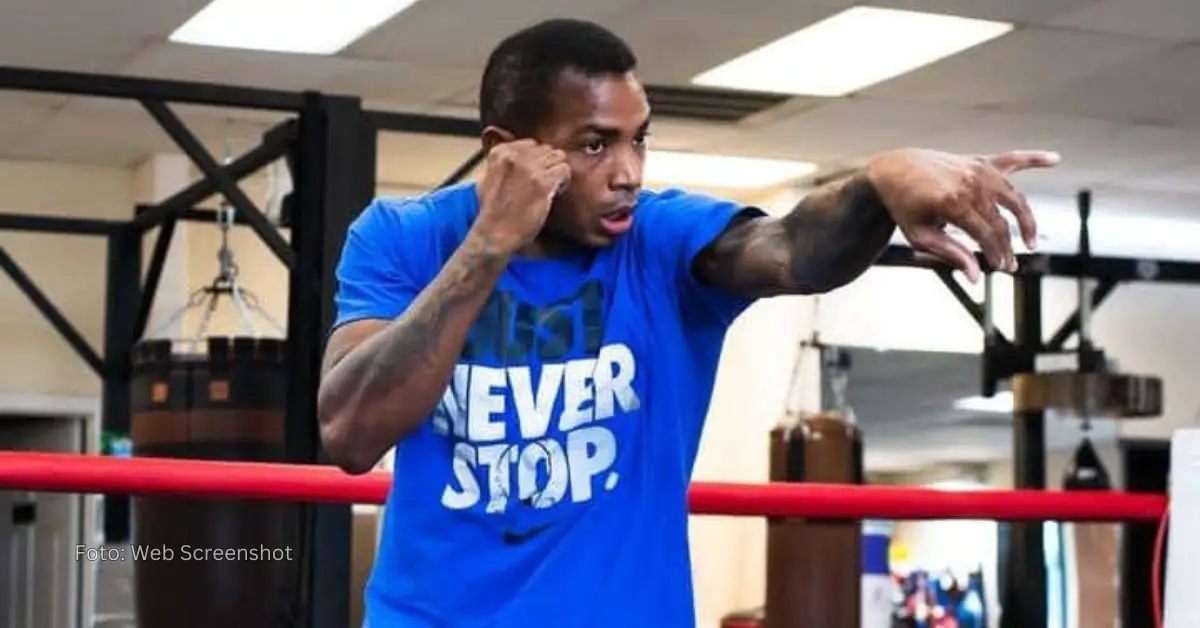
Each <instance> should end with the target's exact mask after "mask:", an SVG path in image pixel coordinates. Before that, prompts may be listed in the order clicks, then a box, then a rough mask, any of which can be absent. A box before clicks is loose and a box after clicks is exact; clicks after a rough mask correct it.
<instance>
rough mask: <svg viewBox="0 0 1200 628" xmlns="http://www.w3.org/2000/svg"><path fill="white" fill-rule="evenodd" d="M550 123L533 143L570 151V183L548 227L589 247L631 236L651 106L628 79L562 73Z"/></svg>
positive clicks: (636, 83)
mask: <svg viewBox="0 0 1200 628" xmlns="http://www.w3.org/2000/svg"><path fill="white" fill-rule="evenodd" d="M551 102H552V103H553V109H552V112H551V115H550V118H549V119H548V120H546V122H545V124H543V125H542V126H541V128H540V129H539V130H538V133H537V139H538V140H540V141H542V142H543V143H546V144H549V145H551V146H554V147H555V148H558V149H560V150H563V151H565V152H566V153H567V163H569V164H570V166H571V183H570V186H569V187H568V188H567V190H566V191H565V192H563V193H562V194H561V195H560V196H559V198H558V199H557V200H556V201H555V203H554V206H553V207H552V208H551V211H550V215H549V216H548V217H547V219H546V228H547V229H548V230H549V231H550V232H551V234H552V235H553V236H555V237H556V238H565V239H567V240H569V241H572V242H575V243H577V244H581V245H584V246H589V247H602V246H608V245H610V244H612V242H613V241H614V240H615V239H616V238H617V237H619V236H620V235H621V234H623V233H625V232H626V231H628V230H629V228H630V226H631V225H632V222H633V210H634V207H633V206H634V203H635V202H636V201H637V194H638V191H639V190H640V189H641V187H642V167H643V165H644V163H645V160H646V145H645V139H646V131H647V127H648V126H649V121H650V105H649V103H648V102H647V101H646V93H645V91H644V90H643V89H642V86H641V84H640V83H639V82H638V81H637V79H636V78H634V76H633V74H632V73H630V74H626V75H623V76H615V75H605V76H596V77H588V76H585V75H583V74H582V73H579V72H574V71H566V72H564V73H563V74H562V76H561V78H560V79H559V81H558V85H557V86H556V87H555V91H554V92H553V95H552V100H551Z"/></svg>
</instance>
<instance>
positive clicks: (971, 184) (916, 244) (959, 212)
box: [693, 149, 1058, 297]
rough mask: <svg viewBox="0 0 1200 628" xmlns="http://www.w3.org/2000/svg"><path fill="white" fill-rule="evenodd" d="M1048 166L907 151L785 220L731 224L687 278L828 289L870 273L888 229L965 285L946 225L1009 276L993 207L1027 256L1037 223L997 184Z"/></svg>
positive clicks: (1043, 159)
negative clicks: (1011, 223) (1014, 230)
mask: <svg viewBox="0 0 1200 628" xmlns="http://www.w3.org/2000/svg"><path fill="white" fill-rule="evenodd" d="M1057 163H1058V156H1057V155H1055V154H1054V153H1047V152H1042V151H1014V152H1009V153H1002V154H999V155H994V156H990V157H983V156H961V155H952V154H948V153H941V152H936V151H928V150H917V149H907V150H899V151H894V152H890V153H885V154H883V155H880V156H878V157H876V158H874V159H872V160H871V161H870V162H868V164H867V166H866V167H864V168H863V169H862V170H860V171H858V172H856V173H854V174H852V175H850V176H847V177H845V178H843V179H840V180H837V181H834V182H831V183H828V184H826V185H825V186H823V187H821V188H820V189H818V190H816V191H814V192H813V193H811V194H809V196H807V197H806V198H805V199H804V200H802V201H800V203H799V204H798V205H797V206H796V207H795V208H794V209H793V210H792V211H791V212H789V213H788V214H787V215H786V216H783V217H780V218H758V219H751V220H743V221H740V222H737V221H735V222H734V224H732V225H730V226H729V228H728V229H726V230H725V231H724V232H723V233H722V234H721V236H720V237H718V238H717V239H716V240H715V241H714V242H713V243H712V244H711V245H709V246H708V247H707V248H705V250H704V251H702V252H701V254H700V255H698V256H697V257H696V260H695V262H694V266H693V273H694V274H695V276H696V277H697V278H698V279H699V280H700V281H703V282H706V283H708V284H710V285H714V286H717V287H721V288H724V289H727V290H730V291H733V292H736V293H739V294H745V295H748V296H754V297H766V296H774V295H779V294H815V293H822V292H829V291H831V290H834V289H836V288H839V287H841V286H843V285H845V284H847V283H849V282H851V281H853V280H854V279H856V278H857V277H858V276H860V275H861V274H862V273H864V272H865V271H866V270H867V269H868V268H870V266H871V264H872V263H873V262H874V261H875V260H876V259H877V258H878V257H879V255H880V254H881V253H882V252H883V250H884V248H885V247H886V246H887V243H888V241H889V240H890V239H891V237H892V234H893V233H894V231H895V229H896V228H897V227H898V228H899V229H900V230H901V232H903V233H904V235H905V237H906V238H907V239H908V241H909V243H910V244H911V245H912V246H913V248H915V249H917V250H919V251H922V252H925V253H929V254H932V255H934V256H936V257H938V258H940V259H942V260H944V261H946V262H947V263H950V264H952V265H954V266H956V267H957V268H958V269H960V270H962V271H963V272H964V273H966V274H967V277H968V279H970V280H971V281H975V280H977V279H978V277H979V274H980V268H979V262H978V261H977V260H976V258H975V255H974V254H972V253H971V252H970V251H969V250H968V249H967V248H966V247H965V246H964V245H963V244H962V243H961V242H958V241H956V240H954V239H953V238H951V237H950V236H949V235H948V234H947V233H946V227H947V226H949V225H954V226H957V227H959V228H961V229H962V230H963V231H964V232H966V233H967V235H969V236H970V237H971V238H972V239H973V240H974V241H975V242H977V243H978V244H979V247H980V249H981V251H982V252H983V255H984V257H985V258H986V259H987V261H988V263H989V265H990V266H991V267H992V268H995V269H998V270H1009V271H1011V270H1015V269H1016V258H1015V255H1014V253H1013V248H1012V242H1011V238H1010V236H1009V227H1008V223H1007V222H1006V221H1005V220H1004V218H1003V217H1002V216H1001V214H1000V210H999V208H1000V207H1003V208H1005V209H1007V210H1008V211H1010V212H1011V213H1012V214H1013V215H1014V216H1015V217H1016V220H1017V224H1018V225H1019V227H1020V229H1021V234H1022V236H1023V237H1024V240H1025V243H1026V245H1027V246H1029V248H1031V249H1032V248H1033V247H1034V244H1035V243H1036V237H1037V226H1036V224H1035V221H1034V218H1033V212H1032V211H1031V210H1030V209H1029V206H1028V204H1027V203H1026V201H1025V198H1024V197H1023V196H1022V195H1021V194H1020V193H1019V192H1017V190H1016V189H1015V188H1014V187H1013V186H1012V184H1010V183H1009V182H1008V179H1007V178H1006V177H1007V176H1008V175H1009V174H1012V173H1014V172H1017V171H1020V170H1024V169H1027V168H1044V167H1049V166H1053V165H1055V164H1057Z"/></svg>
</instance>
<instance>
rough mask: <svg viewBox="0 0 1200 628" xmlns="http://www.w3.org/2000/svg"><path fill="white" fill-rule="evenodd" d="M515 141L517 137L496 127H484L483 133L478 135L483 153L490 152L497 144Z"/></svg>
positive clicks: (506, 130)
mask: <svg viewBox="0 0 1200 628" xmlns="http://www.w3.org/2000/svg"><path fill="white" fill-rule="evenodd" d="M515 139H517V136H516V135H514V134H513V133H512V131H509V130H508V129H505V128H502V127H498V126H487V127H484V129H483V133H482V134H481V135H480V141H481V142H482V144H483V152H485V153H487V152H491V150H492V149H493V148H495V147H496V145H498V144H505V143H507V142H511V141H513V140H515Z"/></svg>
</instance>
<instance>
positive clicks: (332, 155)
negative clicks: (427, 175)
mask: <svg viewBox="0 0 1200 628" xmlns="http://www.w3.org/2000/svg"><path fill="white" fill-rule="evenodd" d="M0 90H20V91H33V92H46V93H57V94H65V95H76V96H95V97H103V98H116V99H124V100H134V101H137V102H138V103H139V104H140V105H141V106H142V107H143V108H144V109H145V110H146V111H147V113H148V114H149V115H150V117H151V118H153V119H154V120H155V121H157V122H158V124H159V126H160V127H161V128H162V129H163V131H164V132H165V133H166V134H167V135H168V136H169V137H170V138H171V139H172V140H174V142H175V144H176V145H178V147H179V149H180V150H181V151H182V152H183V153H185V154H186V155H187V156H188V158H189V159H190V160H191V161H192V163H193V164H195V165H196V166H197V168H198V169H199V170H200V171H201V172H202V173H203V177H202V178H201V179H199V180H198V181H196V182H194V183H192V184H191V185H188V186H187V187H185V188H184V189H182V190H179V191H178V192H176V193H175V194H173V195H171V196H170V197H169V198H166V199H164V200H162V201H161V202H158V203H155V204H151V205H139V206H136V207H135V208H134V212H133V216H132V217H131V219H130V220H95V219H84V218H74V217H66V216H32V215H21V214H0V230H6V231H23V232H35V233H53V234H71V235H81V236H93V237H102V238H105V239H106V240H107V244H108V262H107V268H106V287H107V294H106V299H105V301H106V302H105V314H104V330H105V332H104V346H103V352H102V353H101V352H98V351H97V350H96V349H95V348H94V347H92V346H90V345H89V344H88V342H87V340H86V339H84V337H83V336H82V334H80V333H79V331H78V330H77V329H76V328H75V327H74V326H73V325H72V324H71V322H70V321H69V320H68V319H67V317H66V316H64V315H63V314H62V312H61V311H60V310H59V309H58V308H57V307H56V306H55V305H54V303H53V302H52V301H51V300H50V299H49V298H48V297H47V296H46V295H45V294H44V293H43V292H42V291H41V290H40V289H39V288H38V286H37V284H36V283H35V282H34V281H33V280H32V279H31V278H30V277H29V275H28V274H27V273H26V272H25V270H24V269H23V268H22V267H21V266H20V265H19V264H18V263H17V261H16V260H14V259H13V258H12V256H10V255H9V254H8V252H7V251H5V250H4V248H3V247H0V270H3V271H4V273H5V274H7V275H8V276H9V277H10V278H11V279H12V280H13V282H14V283H15V284H16V285H17V287H18V288H19V289H20V290H21V292H22V293H24V294H25V295H26V297H27V298H28V299H29V300H30V301H31V302H32V303H33V305H34V306H35V307H36V308H37V309H38V310H39V311H40V312H41V313H42V315H43V316H44V317H45V318H46V319H47V321H49V322H50V324H51V325H52V326H53V327H54V328H55V329H56V330H57V331H58V332H59V334H60V335H61V336H62V337H63V338H64V340H65V341H66V342H67V343H68V344H69V345H70V346H71V348H72V349H74V351H75V352H76V353H78V354H79V356H80V357H81V358H82V359H83V360H84V361H85V362H86V363H87V364H88V365H89V366H90V367H91V368H92V370H93V371H94V372H96V374H97V375H98V376H99V377H100V378H101V379H102V381H103V388H102V407H103V414H102V417H101V425H102V429H103V430H105V431H108V432H116V433H119V434H120V433H126V434H127V433H128V430H129V419H130V398H129V395H130V391H129V383H130V375H131V374H130V367H131V364H130V351H131V349H132V347H133V345H134V343H136V342H137V341H138V340H139V339H140V338H141V337H142V335H143V334H144V333H145V331H146V324H147V322H148V320H149V317H150V309H151V305H152V304H153V302H154V298H155V295H156V293H157V289H158V284H159V281H160V279H161V277H162V273H163V266H164V264H165V262H166V257H167V252H168V249H169V247H170V241H171V237H172V235H173V234H174V230H175V227H176V225H177V224H178V222H179V221H181V220H184V221H205V222H212V221H215V217H216V211H215V210H212V209H205V208H201V207H197V206H198V205H199V204H200V203H202V202H204V201H205V200H206V199H208V198H209V197H211V196H214V195H219V196H223V197H224V198H225V199H226V200H227V201H228V202H229V203H230V204H232V205H233V206H234V208H235V209H236V210H237V211H236V218H235V219H236V221H237V222H238V223H239V224H242V225H245V226H248V227H249V228H251V229H252V230H254V232H255V233H256V234H257V235H258V236H259V239H261V240H262V241H263V243H264V244H265V245H266V246H267V247H268V248H269V249H270V250H271V251H272V253H274V255H275V256H276V257H277V258H278V259H279V260H280V262H281V263H282V264H284V265H285V267H287V268H288V270H289V275H290V280H289V289H290V290H289V308H288V337H287V352H288V356H289V359H288V371H287V386H288V390H289V394H288V400H289V403H288V406H287V408H286V419H285V426H286V428H285V429H286V436H285V438H286V446H285V450H286V451H287V456H288V460H289V461H291V462H296V463H321V462H327V458H326V457H325V455H324V453H323V452H322V451H321V447H320V440H319V437H318V431H317V418H316V390H317V383H318V376H319V369H320V359H321V352H322V349H323V342H322V340H323V338H324V336H325V330H327V329H328V328H329V326H330V325H331V324H332V322H333V317H334V312H333V292H334V268H335V265H336V263H337V260H338V257H339V255H340V252H341V245H342V241H343V239H344V236H345V232H346V229H347V228H348V226H349V224H350V222H351V221H352V220H353V219H354V217H355V216H356V215H357V213H358V212H359V211H361V210H362V209H363V208H364V207H366V206H367V204H368V203H369V201H370V200H371V198H372V197H373V196H374V194H375V189H376V181H375V169H376V139H377V135H378V133H379V132H380V131H396V132H407V133H429V134H441V135H453V136H461V137H472V136H474V137H477V136H478V130H479V125H478V124H477V123H476V122H474V121H471V120H463V119H456V118H447V117H440V116H426V115H415V114H406V113H394V112H378V111H364V110H363V109H362V103H361V100H360V99H358V98H354V97H349V96H336V95H327V94H322V93H318V92H288V91H280V90H269V89H257V88H249V87H237V86H229V85H215V84H208V83H198V82H184V81H170V80H156V79H143V78H135V77H126V76H109V75H100V74H84V73H77V72H60V71H48V70H40V69H29V68H13V67H0ZM168 103H172V104H191V105H208V106H216V107H232V108H248V109H258V110H272V111H278V112H281V113H284V114H287V115H288V116H289V118H288V119H287V120H286V121H285V122H283V123H281V124H279V125H277V126H275V127H274V128H272V129H270V130H268V131H267V132H266V133H264V134H263V137H262V142H261V143H260V144H259V145H258V146H256V147H254V148H253V149H251V150H249V151H248V152H246V153H245V154H243V155H241V156H240V157H237V158H236V159H234V160H232V161H231V162H229V163H227V164H225V165H220V164H218V163H217V161H216V160H215V159H214V158H213V156H212V155H211V154H210V153H209V152H208V151H207V150H206V149H205V148H204V146H203V145H202V144H201V142H200V141H199V140H198V139H197V138H196V136H195V135H194V134H193V133H192V132H191V131H190V130H189V129H188V127H187V126H186V124H184V122H183V121H182V120H181V119H180V118H179V116H178V115H176V113H175V112H174V111H173V110H172V109H171V106H170V104H168ZM293 114H294V115H293ZM281 158H283V159H286V160H287V163H288V165H289V166H290V167H291V170H292V174H293V180H294V181H295V182H296V185H295V189H294V190H293V192H292V194H291V195H290V197H289V198H288V199H286V200H285V202H284V212H283V219H282V220H281V225H280V226H281V227H288V228H290V229H291V240H290V242H289V241H288V240H286V239H285V238H284V237H282V236H281V234H280V232H279V230H278V229H277V227H276V226H275V225H273V224H271V223H270V221H269V220H268V219H267V217H266V216H265V215H264V213H263V212H262V211H260V209H259V208H258V207H257V206H255V204H254V202H253V201H252V200H251V199H250V198H249V197H247V196H246V194H245V193H244V192H242V190H241V189H240V188H239V187H238V185H237V182H238V181H240V180H241V179H244V178H245V177H247V176H249V175H251V174H253V173H255V172H257V171H258V170H260V169H262V168H263V167H265V166H267V165H268V164H270V163H272V162H274V161H276V160H278V159H281ZM478 161H479V156H472V157H471V158H469V159H468V160H467V162H466V163H464V164H463V166H461V167H460V168H459V169H458V170H456V171H455V173H454V174H452V175H451V177H450V178H448V179H447V180H446V182H445V183H444V184H443V185H445V184H449V183H453V182H455V181H457V180H459V179H461V178H462V177H465V176H467V175H468V174H469V173H470V171H471V170H472V169H473V168H474V167H475V165H477V164H478ZM155 227H158V228H159V231H158V234H157V239H156V240H155V242H154V245H153V248H152V249H151V251H150V255H149V259H148V260H147V264H146V276H145V279H144V280H143V279H142V263H143V253H144V251H143V247H142V239H143V235H144V234H145V233H146V232H147V231H149V230H150V229H153V228H155ZM296 524H297V525H296V526H295V529H296V536H295V538H294V539H292V541H293V547H296V548H298V552H297V554H298V556H299V559H300V561H299V562H300V566H301V568H300V570H299V573H297V579H296V583H295V584H296V588H295V590H291V591H287V592H284V595H285V597H286V600H284V606H285V607H286V608H287V615H288V616H286V617H281V622H282V623H281V625H287V626H297V627H311V628H343V627H345V626H347V624H348V622H349V609H350V591H349V587H348V583H349V581H350V562H349V556H350V536H351V530H352V527H351V514H350V507H349V506H348V505H328V506H326V505H322V506H306V507H305V512H304V513H303V514H302V516H301V520H300V521H298V522H296ZM104 526H105V532H106V537H107V538H108V539H109V540H111V541H114V542H120V541H122V540H125V539H127V538H128V537H129V532H130V529H129V527H130V510H129V498H128V496H125V495H110V496H106V499H105V512H104Z"/></svg>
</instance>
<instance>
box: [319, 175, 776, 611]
mask: <svg viewBox="0 0 1200 628" xmlns="http://www.w3.org/2000/svg"><path fill="white" fill-rule="evenodd" d="M743 211H750V212H757V210H752V209H745V208H743V207H742V206H740V205H738V204H735V203H731V202H728V201H723V200H718V199H714V198H709V197H706V196H702V195H697V194H690V193H685V192H681V191H675V190H671V191H664V192H643V193H642V194H641V195H640V197H639V201H638V203H637V206H636V209H635V213H634V218H633V227H632V229H631V230H630V231H629V232H628V233H626V234H624V235H623V236H621V237H620V238H618V239H617V241H616V243H615V244H614V245H612V246H610V247H606V248H602V249H597V250H593V251H589V252H581V253H579V254H578V255H576V256H575V257H569V258H561V259H553V260H546V259H541V260H536V259H530V258H517V259H514V260H513V261H512V262H511V264H510V265H509V266H508V268H507V269H506V271H505V272H504V274H503V276H502V277H501V278H500V280H499V282H498V284H497V286H496V288H495V290H494V291H493V293H492V295H491V297H490V300H489V301H488V302H487V305H486V306H485V307H484V309H483V311H482V313H481V314H480V315H479V317H478V319H477V322H476V323H475V325H474V327H473V329H472V331H471V333H470V336H469V339H468V341H467V343H466V346H465V347H464V349H463V351H462V355H461V357H460V358H459V361H458V365H457V368H456V369H455V371H454V373H453V375H452V377H451V378H450V381H449V382H448V386H447V388H446V391H445V395H444V397H443V399H442V401H441V403H440V404H439V406H438V407H437V408H436V410H435V411H434V412H433V413H432V414H431V416H430V417H429V419H428V420H427V421H426V422H425V423H424V424H423V425H422V426H421V427H420V428H419V429H418V430H417V431H415V432H413V433H412V434H410V435H409V436H407V437H405V438H404V439H402V440H401V441H400V442H399V443H397V444H396V450H395V466H394V482H393V485H392V489H391V493H390V495H389V497H388V503H387V508H386V510H385V515H384V521H383V528H382V533H381V539H380V546H379V551H378V556H377V558H376V562H375V566H374V571H373V573H372V575H371V577H370V581H369V583H368V585H367V587H366V592H365V597H366V599H365V604H366V615H367V619H366V623H367V625H368V626H370V627H371V628H426V627H430V628H432V627H438V628H441V627H447V628H473V627H476V626H478V627H484V626H486V627H488V628H530V627H533V626H539V627H540V626H553V627H554V628H575V627H580V628H583V627H593V626H595V627H598V628H607V627H611V626H671V627H680V626H692V625H694V624H695V620H694V606H693V599H692V582H691V567H690V559H689V554H688V528H687V515H688V509H687V499H686V498H687V488H688V484H689V479H690V476H691V473H692V467H693V463H694V460H695V457H696V451H697V448H698V446H699V442H700V435H701V429H702V427H703V424H704V419H705V416H706V414H707V412H708V407H709V401H710V397H711V395H712V387H713V380H714V378H715V375H716V370H717V361H718V358H719V355H720V351H721V346H722V344H723V342H724V338H725V334H726V331H727V329H728V327H729V325H730V323H731V322H732V321H733V319H734V318H735V317H736V316H737V315H738V314H739V313H741V312H742V311H743V310H744V309H745V308H746V307H747V306H748V305H749V304H750V299H748V298H745V297H740V296H736V295H733V294H729V293H727V292H724V291H720V290H718V289H715V288H710V287H707V286H704V285H702V284H700V283H699V282H697V281H696V280H695V279H694V278H693V276H692V273H691V271H690V267H691V262H692V259H693V258H694V256H695V255H696V254H697V253H698V252H699V251H700V249H702V248H703V247H704V246H705V245H707V244H708V243H710V242H711V241H713V240H714V239H715V237H716V236H717V235H718V234H719V233H720V232H721V231H722V230H723V229H724V228H725V227H726V226H727V225H728V223H729V222H730V220H731V219H732V218H733V217H734V216H735V215H737V214H739V212H743ZM477 212H478V201H477V198H476V193H475V188H474V186H473V185H458V186H454V187H450V188H446V189H443V190H440V191H437V192H433V193H430V194H428V195H425V196H421V197H417V198H412V199H380V200H377V201H375V202H374V203H372V204H371V205H370V206H369V207H368V208H366V209H365V210H364V212H363V213H362V214H361V215H360V216H359V217H358V218H357V219H356V220H355V222H354V223H353V225H352V226H351V228H350V231H349V233H348V236H347V239H346V244H345V249H344V251H343V253H342V259H341V262H340V266H339V269H338V281H339V288H338V294H337V308H338V314H337V322H336V324H337V325H342V324H345V323H347V322H350V321H354V320H360V319H368V318H370V319H392V318H395V317H397V316H399V315H400V314H401V313H403V312H404V310H405V308H406V307H408V306H409V304H410V303H411V302H412V301H413V299H415V298H416V296H417V295H418V293H420V291H421V290H422V289H423V288H424V287H425V286H427V285H428V284H429V283H430V282H431V281H432V280H433V279H434V277H435V276H436V275H437V273H438V272H439V270H440V269H441V267H442V266H443V264H444V263H445V262H446V261H447V260H448V259H449V257H450V256H451V255H452V254H453V253H454V251H455V249H456V248H457V247H458V245H459V244H460V243H461V242H462V241H463V238H464V236H465V235H466V233H467V230H468V229H469V227H470V225H471V222H472V220H473V219H474V217H475V216H476V214H477Z"/></svg>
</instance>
